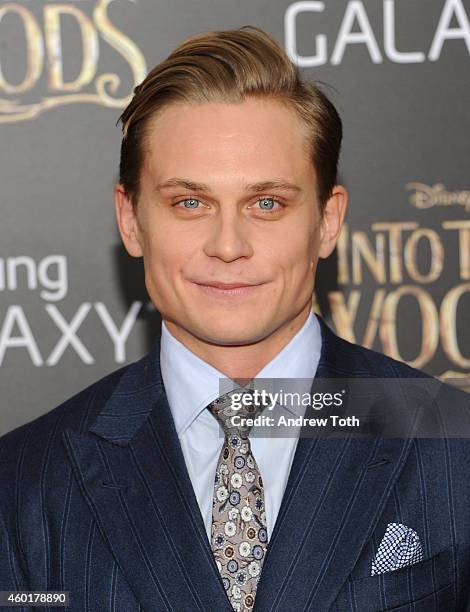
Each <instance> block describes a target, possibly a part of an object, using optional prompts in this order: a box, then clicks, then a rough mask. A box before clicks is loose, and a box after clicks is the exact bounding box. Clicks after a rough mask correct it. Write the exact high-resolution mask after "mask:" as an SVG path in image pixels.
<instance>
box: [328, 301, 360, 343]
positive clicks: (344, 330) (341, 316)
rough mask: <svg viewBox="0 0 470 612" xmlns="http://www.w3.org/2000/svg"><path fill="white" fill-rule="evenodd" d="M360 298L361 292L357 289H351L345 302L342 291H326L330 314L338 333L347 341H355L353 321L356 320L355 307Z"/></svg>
mask: <svg viewBox="0 0 470 612" xmlns="http://www.w3.org/2000/svg"><path fill="white" fill-rule="evenodd" d="M360 300H361V293H360V291H359V290H358V289H353V290H352V291H351V293H350V294H349V297H348V303H347V304H346V303H345V296H344V293H343V292H342V291H331V292H329V293H328V301H329V303H330V309H331V316H332V318H333V322H334V325H335V329H336V330H338V333H339V335H340V336H341V337H342V338H344V339H345V340H349V342H356V337H355V334H354V321H355V320H356V315H357V308H358V306H359V302H360Z"/></svg>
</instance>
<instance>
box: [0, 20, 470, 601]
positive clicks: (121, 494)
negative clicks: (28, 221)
mask: <svg viewBox="0 0 470 612" xmlns="http://www.w3.org/2000/svg"><path fill="white" fill-rule="evenodd" d="M121 120H122V124H123V132H124V138H123V144H122V150H121V164H120V180H119V184H118V185H117V186H116V189H115V205H116V215H117V222H118V226H119V230H120V234H121V237H122V240H123V242H124V245H125V248H126V249H127V251H128V253H129V254H130V255H131V256H133V257H143V262H144V267H145V280H146V287H147V290H148V292H149V295H150V297H151V299H152V302H153V304H154V305H155V307H156V308H157V310H158V311H159V312H160V314H161V317H162V338H161V342H160V341H156V342H155V344H154V345H153V347H152V349H151V351H150V353H149V354H148V355H146V356H145V357H143V358H142V359H141V360H139V361H137V362H136V363H133V364H131V365H130V366H126V367H124V368H121V369H120V370H118V371H116V372H114V373H112V374H110V375H109V376H107V377H105V378H103V379H102V380H100V381H98V382H96V383H95V384H93V385H91V386H90V387H89V388H87V389H85V390H84V391H82V392H81V393H79V394H78V395H76V396H74V397H73V398H71V399H69V400H68V401H67V402H65V403H64V404H62V405H61V406H59V407H57V408H56V409H55V410H53V411H51V412H49V413H48V414H46V415H44V416H42V417H40V418H38V419H36V420H35V421H33V422H32V423H30V424H27V425H25V426H23V427H20V428H18V429H16V430H15V431H13V432H11V433H9V434H8V435H6V436H4V437H3V438H2V439H1V440H0V483H1V491H2V494H1V499H0V511H1V515H0V517H1V518H0V521H1V523H0V534H1V539H0V560H1V563H0V590H13V591H19V590H28V591H38V590H48V591H60V590H64V591H68V592H69V594H70V603H69V608H70V609H71V610H80V611H83V610H97V611H103V610H122V611H126V612H127V611H130V610H142V609H144V610H155V611H160V610H162V611H163V610H175V611H178V612H180V611H183V610H188V611H192V610H210V611H214V612H219V611H220V612H221V611H223V610H225V611H230V610H243V611H245V610H252V609H255V610H257V611H258V610H259V611H265V610H266V611H267V610H280V611H289V612H290V611H296V610H299V611H300V610H315V611H323V610H338V611H342V612H343V611H346V610H351V611H352V610H358V611H361V612H362V611H364V610H389V609H396V610H426V611H431V610H462V609H464V607H465V605H466V602H467V600H468V597H469V586H470V556H469V546H470V519H469V512H468V510H467V507H468V501H469V500H470V477H469V476H470V473H469V472H470V470H469V467H468V466H469V465H470V464H469V461H468V460H469V458H470V455H469V444H468V441H467V440H465V439H460V440H459V439H450V438H449V439H445V438H444V439H422V438H411V437H402V438H389V437H385V436H384V437H382V436H372V437H365V438H355V437H353V436H341V437H338V438H334V437H328V436H317V437H315V438H312V437H307V436H296V437H293V436H287V435H286V436H285V437H276V436H274V437H272V438H269V439H267V438H262V437H256V436H254V435H250V432H249V428H247V429H245V430H243V429H242V428H234V429H230V428H229V427H228V426H227V421H228V420H229V419H226V418H225V417H227V415H228V416H230V414H231V413H230V412H229V411H230V402H229V400H233V398H234V395H233V394H234V393H235V392H237V391H240V390H242V393H240V394H239V396H238V398H239V399H241V398H245V397H249V396H250V394H252V393H253V389H251V390H250V387H249V385H248V387H247V386H246V382H247V381H250V380H251V379H253V378H255V377H256V378H266V379H280V378H285V379H299V381H301V380H303V381H307V382H308V388H310V387H311V388H312V389H313V385H314V384H316V382H317V381H319V380H321V379H326V380H327V379H335V378H338V377H343V378H345V379H348V378H355V377H356V378H361V379H362V378H369V379H370V378H372V379H380V378H385V379H388V378H391V379H397V380H398V379H399V380H402V379H412V378H414V377H420V376H423V375H422V374H421V373H419V372H417V371H415V370H412V369H411V368H409V367H407V366H406V365H404V364H400V363H398V362H396V361H393V360H391V359H389V358H387V357H385V356H383V355H381V354H379V353H375V352H373V351H370V350H366V349H364V348H361V347H359V346H356V345H353V344H350V343H348V342H346V341H344V340H341V339H340V338H338V337H337V336H336V335H335V334H334V333H333V332H332V331H331V330H330V329H329V328H328V327H327V326H326V324H325V323H324V322H323V321H322V319H321V318H320V317H317V316H316V315H314V314H313V311H312V295H313V288H314V276H315V271H316V266H317V262H318V259H319V258H325V257H328V256H329V255H330V254H331V252H332V251H333V250H334V247H335V244H336V241H337V238H338V235H339V232H340V229H341V225H342V222H343V218H344V214H345V210H346V204H347V193H346V190H345V189H344V188H343V187H342V186H340V185H338V184H337V183H336V170H337V162H338V155H339V150H340V143H341V121H340V118H339V116H338V114H337V112H336V110H335V109H334V107H333V105H332V104H331V102H329V100H328V99H327V98H326V96H325V95H324V94H323V93H322V92H321V91H320V90H319V89H318V88H317V87H315V86H313V85H308V84H305V83H302V81H301V80H300V78H299V75H298V73H297V70H296V68H295V67H294V66H293V65H292V64H291V62H290V61H289V60H288V58H287V57H286V56H285V54H284V52H283V51H282V49H281V48H280V47H279V46H278V45H277V43H275V41H274V40H273V39H271V38H270V37H269V36H268V35H267V34H265V33H264V32H262V31H261V30H259V29H257V28H250V27H245V28H241V29H240V30H234V31H222V32H209V33H205V34H201V35H199V36H196V37H193V38H191V39H188V40H186V41H184V42H183V43H182V44H181V45H180V46H179V47H178V48H177V49H176V50H175V51H174V52H173V53H172V54H171V55H170V56H169V57H168V58H167V59H166V60H165V61H164V62H162V63H161V64H159V65H158V66H156V67H155V68H154V69H153V70H152V71H151V72H150V74H149V75H148V76H147V78H146V79H145V81H144V82H143V83H142V84H141V85H140V86H139V87H137V88H136V91H135V96H134V98H133V100H132V101H131V103H130V105H129V106H128V108H127V109H126V110H125V111H124V113H123V115H122V116H121ZM223 378H225V379H229V380H231V381H232V382H233V383H235V384H234V385H232V387H231V388H230V389H229V391H228V392H227V393H221V391H220V389H219V381H220V379H223ZM299 384H300V382H299ZM404 401H405V400H404ZM411 408H412V406H411V404H410V409H411ZM232 424H233V423H232Z"/></svg>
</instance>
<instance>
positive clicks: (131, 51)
mask: <svg viewBox="0 0 470 612" xmlns="http://www.w3.org/2000/svg"><path fill="white" fill-rule="evenodd" d="M111 2H112V0H101V1H100V2H98V4H97V6H96V7H95V9H94V11H93V17H94V21H95V23H96V27H97V28H98V31H99V32H100V34H101V36H102V37H103V40H105V41H106V42H107V43H108V44H109V45H110V46H111V47H113V49H115V50H116V51H117V52H118V53H119V54H120V55H121V56H122V57H123V58H124V59H125V60H126V61H127V62H128V64H129V66H130V68H131V70H132V75H133V80H134V85H138V84H139V83H141V82H142V81H143V80H144V78H145V76H146V74H147V67H146V65H145V58H144V56H143V55H142V53H141V51H140V49H139V48H138V47H137V46H136V45H135V44H134V43H133V42H132V40H131V39H130V38H128V37H127V36H125V35H124V34H123V33H122V32H121V31H120V30H118V29H117V28H116V27H115V26H114V25H113V24H112V23H111V21H110V20H109V18H108V15H107V9H108V5H109V4H111ZM119 83H120V78H119V77H118V75H117V74H111V73H106V74H102V75H101V76H100V77H99V78H98V79H97V80H96V91H97V92H98V95H99V96H100V98H101V100H102V101H103V103H104V104H106V105H107V106H112V107H117V108H120V107H122V106H125V105H126V104H128V103H129V102H130V101H131V98H132V94H131V95H129V96H127V97H126V98H122V99H115V98H112V97H110V96H109V95H108V94H107V93H106V85H109V87H110V90H111V92H112V93H114V92H116V91H117V88H118V87H119Z"/></svg>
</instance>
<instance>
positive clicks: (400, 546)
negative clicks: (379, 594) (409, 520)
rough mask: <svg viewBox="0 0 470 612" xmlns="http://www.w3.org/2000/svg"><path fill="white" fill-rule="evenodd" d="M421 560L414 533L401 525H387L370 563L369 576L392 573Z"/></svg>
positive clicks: (417, 541)
mask: <svg viewBox="0 0 470 612" xmlns="http://www.w3.org/2000/svg"><path fill="white" fill-rule="evenodd" d="M422 560H423V549H422V548H421V543H420V541H419V537H418V534H417V533H416V531H413V529H411V528H410V527H407V526H406V525H402V524H401V523H389V524H388V525H387V529H386V531H385V535H384V537H383V539H382V541H381V542H380V546H379V548H378V550H377V554H376V555H375V558H374V560H373V561H372V567H371V573H370V575H371V576H375V575H376V574H384V573H385V572H394V571H395V570H397V569H400V568H402V567H407V566H408V565H413V564H414V563H419V562H420V561H422Z"/></svg>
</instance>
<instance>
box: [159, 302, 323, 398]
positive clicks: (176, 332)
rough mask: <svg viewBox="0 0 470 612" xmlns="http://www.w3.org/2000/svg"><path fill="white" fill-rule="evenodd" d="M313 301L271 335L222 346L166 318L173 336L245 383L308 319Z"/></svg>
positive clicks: (235, 378) (207, 361)
mask: <svg viewBox="0 0 470 612" xmlns="http://www.w3.org/2000/svg"><path fill="white" fill-rule="evenodd" d="M311 308H312V303H311V302H309V303H308V304H306V306H305V307H304V308H303V309H302V311H301V312H300V313H299V314H297V315H296V316H295V317H294V318H293V319H291V320H289V321H287V322H286V323H284V324H283V325H281V326H280V327H279V328H278V329H276V331H274V332H273V333H272V334H270V335H269V336H268V337H266V338H263V340H260V341H259V342H256V343H254V344H246V345H241V346H223V345H216V344H209V343H207V342H204V341H202V340H200V339H199V338H196V337H195V336H193V335H192V334H190V333H189V332H187V331H186V330H184V329H183V328H181V327H179V326H178V325H175V323H173V322H172V321H168V320H166V319H164V322H165V325H166V327H167V329H168V331H169V332H170V333H171V335H172V336H173V337H174V338H176V339H177V340H179V342H181V343H182V344H184V346H185V347H186V348H187V349H189V350H190V351H191V352H192V353H194V354H195V355H197V356H198V357H200V358H201V359H203V360H204V361H205V362H206V363H208V364H210V365H211V366H213V367H214V368H216V369H217V370H219V372H222V373H223V374H224V375H225V376H227V377H228V378H231V379H232V380H233V381H235V382H236V383H237V384H238V385H240V386H245V385H246V384H247V383H248V382H249V381H250V380H251V379H253V378H254V377H255V376H256V375H257V373H258V372H260V371H261V370H262V369H263V368H264V366H265V365H266V364H268V363H269V362H270V361H272V359H274V357H275V356H276V355H277V354H278V353H280V352H281V350H282V349H283V348H284V347H285V346H286V345H287V344H288V343H289V342H290V340H291V339H292V338H293V337H294V336H295V334H296V333H297V332H298V331H299V330H300V329H301V328H302V326H303V324H304V323H305V321H306V320H307V318H308V316H309V314H310V310H311Z"/></svg>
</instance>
